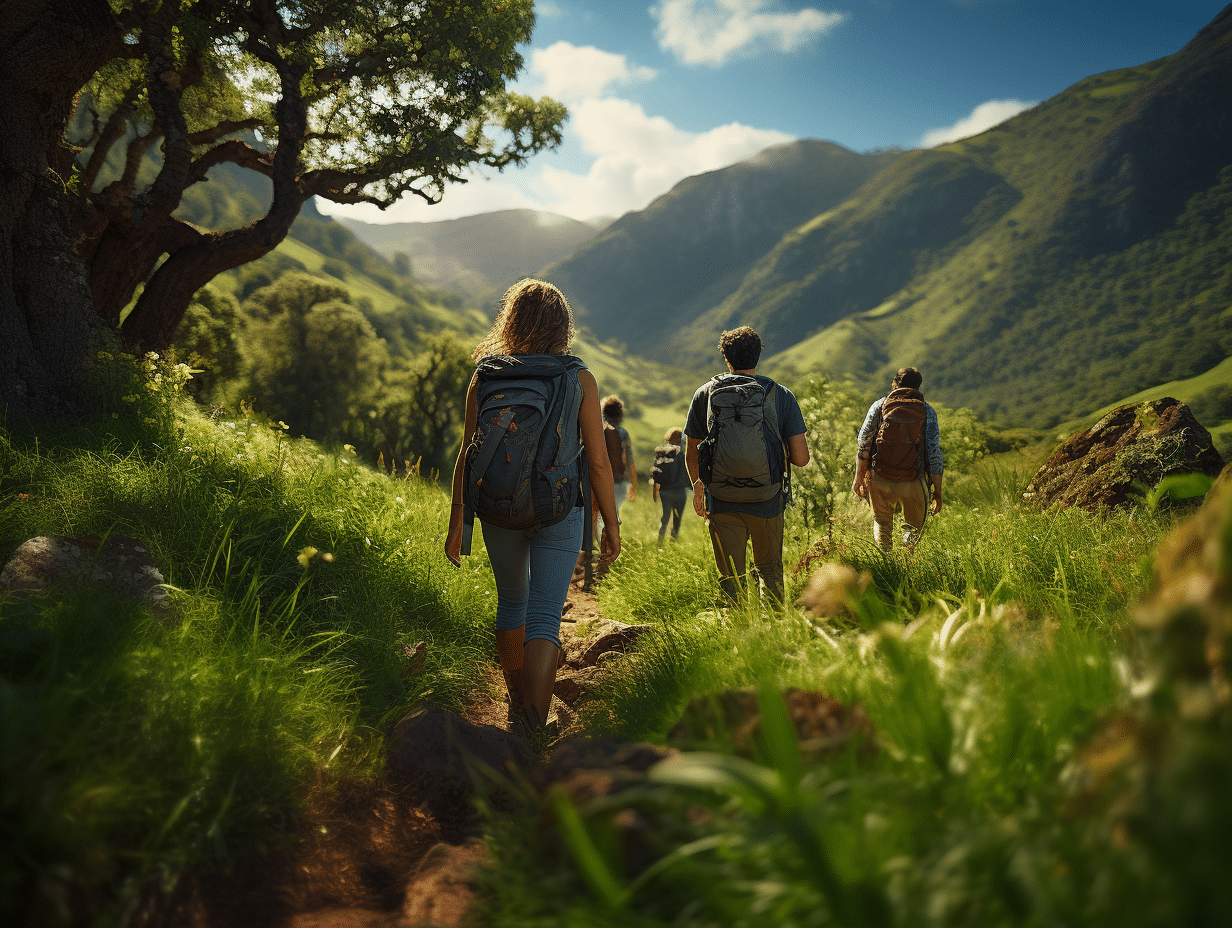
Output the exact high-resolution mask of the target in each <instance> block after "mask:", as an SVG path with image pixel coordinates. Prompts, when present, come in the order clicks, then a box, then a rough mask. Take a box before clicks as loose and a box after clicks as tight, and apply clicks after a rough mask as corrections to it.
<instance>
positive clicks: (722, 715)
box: [667, 687, 874, 758]
mask: <svg viewBox="0 0 1232 928" xmlns="http://www.w3.org/2000/svg"><path fill="white" fill-rule="evenodd" d="M783 702H784V703H785V704H786V706H787V714H788V716H789V717H790V718H791V721H792V725H793V727H794V728H795V730H796V737H797V738H798V739H799V742H800V751H801V753H802V754H804V755H805V756H806V757H809V758H817V757H819V756H822V755H825V754H828V753H832V752H834V751H837V750H839V749H841V748H842V747H844V746H845V745H846V744H847V743H848V742H850V741H851V740H852V739H856V738H858V739H859V741H860V743H861V744H863V745H864V746H871V745H872V743H873V734H874V732H873V725H872V722H870V721H869V718H868V715H867V714H866V713H865V712H864V709H863V707H862V706H859V705H855V706H850V707H849V706H845V705H843V704H842V703H841V702H839V701H838V700H837V699H833V698H831V697H829V696H826V695H825V694H823V693H815V692H811V691H809V690H801V689H797V688H795V687H792V688H789V689H787V690H785V691H784V692H783ZM760 732H761V707H760V706H759V705H758V702H757V693H756V692H755V691H754V690H753V689H752V688H751V687H746V688H744V689H738V690H725V691H724V692H721V693H716V694H714V695H713V696H701V697H698V698H697V699H694V700H693V701H692V702H690V703H689V705H688V706H687V707H685V710H684V713H683V714H682V715H681V717H680V721H679V722H677V723H676V725H675V726H674V727H673V728H672V730H671V731H670V732H669V733H668V735H667V740H668V741H669V742H674V743H676V744H679V745H680V746H681V747H682V748H688V749H697V748H714V747H719V748H720V749H722V748H730V749H734V750H735V751H736V753H738V754H742V755H745V756H749V755H751V754H752V753H753V750H754V744H755V740H756V738H757V736H758V735H759V734H760Z"/></svg>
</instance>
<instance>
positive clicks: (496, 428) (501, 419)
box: [462, 409, 513, 554]
mask: <svg viewBox="0 0 1232 928" xmlns="http://www.w3.org/2000/svg"><path fill="white" fill-rule="evenodd" d="M512 422H513V410H512V409H502V410H501V414H500V415H499V416H498V417H497V419H496V422H495V423H493V425H492V428H491V429H490V430H489V431H488V434H487V435H486V436H484V439H483V444H482V445H480V446H479V451H478V453H477V454H476V455H475V460H474V461H473V462H472V463H471V468H470V472H471V473H472V474H479V475H481V476H480V478H479V479H481V480H482V479H483V477H482V475H483V473H484V472H485V471H486V470H487V469H488V465H489V464H491V463H492V458H494V457H495V456H496V449H497V447H498V446H499V445H500V442H501V438H503V437H504V435H505V432H507V431H508V430H509V426H510V424H512ZM474 531H475V513H474V512H472V511H471V507H470V506H463V507H462V553H463V554H470V553H471V536H472V535H473V534H474Z"/></svg>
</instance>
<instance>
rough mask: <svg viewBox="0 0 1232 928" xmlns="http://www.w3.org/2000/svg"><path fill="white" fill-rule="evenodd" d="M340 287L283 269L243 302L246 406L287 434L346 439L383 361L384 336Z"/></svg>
mask: <svg viewBox="0 0 1232 928" xmlns="http://www.w3.org/2000/svg"><path fill="white" fill-rule="evenodd" d="M349 300H350V296H349V295H348V294H347V292H346V290H344V289H342V288H341V287H336V286H331V285H330V284H327V283H325V282H323V281H320V280H318V279H316V278H313V277H309V276H307V275H304V274H287V275H286V276H284V277H283V278H281V279H280V280H279V281H278V282H277V283H275V284H273V285H272V286H269V287H266V288H264V289H262V290H258V291H257V292H256V293H254V294H253V296H252V297H251V299H249V300H248V301H247V302H245V304H244V307H243V308H244V312H245V313H246V315H247V316H248V318H249V319H250V320H251V321H250V322H249V325H248V330H247V333H246V338H245V343H246V350H245V353H244V355H245V361H246V362H247V366H248V378H247V389H248V392H249V393H250V395H251V397H252V400H253V405H254V406H255V407H256V408H257V409H259V410H261V411H262V412H264V413H265V414H266V415H268V416H270V417H271V418H273V419H281V420H283V421H284V422H286V423H287V425H289V426H290V429H291V432H292V434H294V435H310V436H311V437H313V438H317V439H321V440H324V441H330V440H335V441H336V440H341V439H345V438H347V435H346V429H347V427H348V424H350V423H353V422H354V421H355V420H356V419H357V418H358V417H359V415H360V413H361V408H363V407H367V406H370V405H371V403H372V399H373V397H374V396H375V395H376V394H377V392H378V385H379V384H380V383H381V380H382V378H383V375H384V372H385V370H386V368H388V366H389V353H388V352H387V351H386V348H385V343H384V341H382V340H381V339H379V338H377V336H376V332H374V331H373V328H372V324H371V323H370V322H369V321H368V320H367V319H365V318H364V315H363V313H361V312H360V311H359V310H358V309H356V308H355V307H354V306H351V305H350V303H349V302H348V301H349Z"/></svg>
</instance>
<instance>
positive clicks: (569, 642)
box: [561, 619, 651, 670]
mask: <svg viewBox="0 0 1232 928" xmlns="http://www.w3.org/2000/svg"><path fill="white" fill-rule="evenodd" d="M650 628H651V626H650V625H626V624H625V623H624V622H615V621H613V620H611V619H600V620H598V621H597V622H594V623H588V624H587V625H586V626H583V627H582V628H581V629H579V630H577V631H572V632H571V633H570V634H568V635H567V636H566V637H565V639H564V641H562V643H561V644H562V654H561V657H562V663H563V664H564V666H566V667H568V668H569V669H571V670H581V669H582V668H584V667H595V666H597V665H598V663H599V658H600V656H602V655H604V654H610V653H616V654H627V653H628V652H629V650H630V649H631V648H632V647H633V645H634V644H636V643H637V640H638V639H639V638H640V637H641V636H642V635H643V634H644V633H645V632H646V631H647V630H648V629H650Z"/></svg>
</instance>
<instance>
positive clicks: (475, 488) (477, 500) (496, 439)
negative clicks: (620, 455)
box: [462, 354, 591, 554]
mask: <svg viewBox="0 0 1232 928" xmlns="http://www.w3.org/2000/svg"><path fill="white" fill-rule="evenodd" d="M584 367H585V364H583V363H582V361H581V360H580V359H579V358H575V357H573V356H571V355H549V354H534V355H519V356H508V355H489V356H488V357H485V358H481V359H480V360H479V365H478V367H477V369H476V371H475V374H476V378H477V382H476V390H477V393H478V395H477V399H478V404H479V417H478V419H477V420H476V423H475V434H474V435H473V436H471V441H470V444H469V445H468V446H467V449H466V457H465V459H464V472H463V481H462V501H463V505H464V506H465V512H464V526H465V527H464V531H463V540H462V553H463V554H469V553H470V548H471V532H472V529H473V526H474V520H475V516H478V517H479V518H480V520H482V521H483V522H486V523H488V524H489V525H497V526H500V527H501V528H510V529H523V530H527V529H537V528H542V527H543V526H545V525H554V524H555V523H557V522H559V521H561V520H562V519H563V518H565V516H567V515H568V514H569V513H570V511H572V509H573V508H574V507H575V506H576V505H578V502H579V497H580V498H581V502H582V505H584V506H585V507H586V521H585V526H586V527H585V535H586V538H585V541H584V546H585V547H586V549H587V550H589V545H590V542H591V537H590V536H591V518H590V470H589V468H588V467H587V463H586V453H585V449H584V448H583V447H582V437H581V433H580V432H579V430H578V414H579V412H580V411H581V408H582V385H581V384H580V383H579V382H578V371H580V370H582V369H583V368H584Z"/></svg>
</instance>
